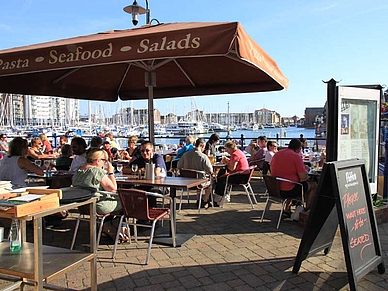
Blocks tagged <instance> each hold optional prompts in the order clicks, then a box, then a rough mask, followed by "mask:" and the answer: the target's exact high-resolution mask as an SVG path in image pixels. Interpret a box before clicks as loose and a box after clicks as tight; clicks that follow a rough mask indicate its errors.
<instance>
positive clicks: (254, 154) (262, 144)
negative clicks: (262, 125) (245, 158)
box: [249, 135, 267, 170]
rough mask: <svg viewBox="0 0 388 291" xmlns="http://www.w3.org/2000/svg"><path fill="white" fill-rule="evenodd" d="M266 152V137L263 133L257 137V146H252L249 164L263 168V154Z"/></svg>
mask: <svg viewBox="0 0 388 291" xmlns="http://www.w3.org/2000/svg"><path fill="white" fill-rule="evenodd" d="M266 152H267V138H266V137H265V136H263V135H261V136H259V137H258V138H257V146H256V147H255V148H252V150H251V152H250V154H251V158H250V160H249V164H250V165H251V166H252V165H256V166H257V169H258V170H261V169H262V168H263V164H264V158H265V154H266Z"/></svg>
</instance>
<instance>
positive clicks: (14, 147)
mask: <svg viewBox="0 0 388 291" xmlns="http://www.w3.org/2000/svg"><path fill="white" fill-rule="evenodd" d="M27 151H28V143H27V140H26V139H24V138H22V137H15V138H14V139H13V140H12V141H11V142H10V143H9V150H8V155H5V156H4V159H3V163H2V166H1V167H0V180H4V181H11V182H12V184H13V185H16V186H26V179H27V172H33V173H35V174H37V175H43V174H44V172H43V170H42V169H41V168H39V167H38V166H36V165H34V164H33V163H31V161H29V160H28V159H27V158H26V155H27Z"/></svg>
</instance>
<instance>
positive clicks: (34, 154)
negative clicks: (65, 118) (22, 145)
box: [28, 137, 55, 160]
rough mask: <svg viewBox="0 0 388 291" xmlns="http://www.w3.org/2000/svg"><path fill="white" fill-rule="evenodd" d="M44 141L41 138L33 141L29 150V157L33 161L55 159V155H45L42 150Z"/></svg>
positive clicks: (35, 138)
mask: <svg viewBox="0 0 388 291" xmlns="http://www.w3.org/2000/svg"><path fill="white" fill-rule="evenodd" d="M41 147H42V140H41V139H40V138H39V137H34V138H33V139H32V140H31V147H30V148H29V149H28V157H29V158H30V159H31V160H39V159H48V158H55V155H54V154H45V153H43V150H42V148H41Z"/></svg>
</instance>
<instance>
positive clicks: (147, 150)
mask: <svg viewBox="0 0 388 291" xmlns="http://www.w3.org/2000/svg"><path fill="white" fill-rule="evenodd" d="M150 151H151V150H150V149H146V150H141V152H142V153H149V152H150Z"/></svg>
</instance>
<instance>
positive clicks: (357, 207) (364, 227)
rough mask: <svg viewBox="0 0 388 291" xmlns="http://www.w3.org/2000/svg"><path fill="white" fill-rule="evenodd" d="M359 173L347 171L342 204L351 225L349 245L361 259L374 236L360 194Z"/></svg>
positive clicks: (347, 222)
mask: <svg viewBox="0 0 388 291" xmlns="http://www.w3.org/2000/svg"><path fill="white" fill-rule="evenodd" d="M358 178H359V177H358V175H357V173H356V172H354V171H346V172H345V181H346V183H345V185H344V186H345V188H346V190H347V191H345V193H344V194H343V195H342V206H343V209H344V214H345V217H346V224H347V225H348V227H349V235H350V238H349V247H350V249H354V250H356V251H357V252H358V251H359V256H360V259H361V260H363V258H364V251H365V249H366V248H367V247H369V246H371V245H372V236H371V233H370V228H369V227H368V226H369V224H368V211H367V209H366V206H365V203H364V202H365V201H364V199H362V198H363V196H362V193H360V194H359V187H358V186H359V180H358Z"/></svg>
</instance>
